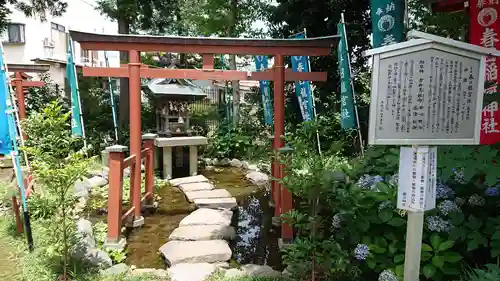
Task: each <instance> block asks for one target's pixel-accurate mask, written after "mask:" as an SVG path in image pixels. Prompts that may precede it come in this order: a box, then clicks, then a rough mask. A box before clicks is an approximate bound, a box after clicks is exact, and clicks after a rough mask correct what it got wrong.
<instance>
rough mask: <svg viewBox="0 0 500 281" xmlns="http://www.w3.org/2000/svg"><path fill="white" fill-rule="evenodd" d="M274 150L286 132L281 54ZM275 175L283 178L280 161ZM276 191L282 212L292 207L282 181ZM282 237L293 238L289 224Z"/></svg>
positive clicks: (277, 63) (276, 84)
mask: <svg viewBox="0 0 500 281" xmlns="http://www.w3.org/2000/svg"><path fill="white" fill-rule="evenodd" d="M274 114H275V115H274V116H275V117H274V145H273V146H274V151H275V152H276V153H278V151H279V149H280V148H282V147H283V146H284V142H283V138H282V137H283V135H284V134H285V66H284V57H283V55H281V54H277V55H275V56H274ZM273 173H274V176H275V177H276V178H278V179H282V178H283V167H282V165H281V164H280V163H276V162H275V163H274V168H273ZM275 192H276V193H279V194H280V197H281V198H280V207H281V212H280V213H281V214H283V213H286V212H288V211H290V210H291V209H292V194H291V193H290V192H289V191H288V190H287V189H286V188H285V187H283V186H282V185H281V184H280V183H277V182H276V183H275ZM281 238H282V239H283V240H288V241H289V240H291V239H293V229H292V227H291V226H290V225H288V224H282V226H281Z"/></svg>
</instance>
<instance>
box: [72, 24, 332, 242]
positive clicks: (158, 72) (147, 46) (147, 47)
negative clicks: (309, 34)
mask: <svg viewBox="0 0 500 281" xmlns="http://www.w3.org/2000/svg"><path fill="white" fill-rule="evenodd" d="M70 35H71V37H72V39H73V40H74V41H76V42H78V43H80V45H81V47H82V49H86V50H96V51H126V52H129V63H128V66H127V67H117V68H107V67H84V68H83V75H84V76H105V77H109V76H111V77H128V78H129V86H130V153H131V154H134V155H140V153H141V88H140V87H141V85H140V79H141V77H147V78H178V79H193V80H257V81H263V80H269V81H274V116H275V120H274V141H273V149H274V150H275V151H278V150H279V149H280V148H281V147H283V146H284V143H283V139H282V136H283V134H284V119H285V114H284V112H285V99H284V86H285V85H284V84H285V81H298V80H305V81H326V80H327V73H326V72H291V71H288V70H285V66H284V56H328V55H330V53H331V49H332V48H333V47H335V46H337V44H338V39H339V37H338V36H336V35H335V36H328V37H321V38H307V39H239V38H238V39H237V38H193V37H163V36H141V35H104V34H95V33H84V32H78V31H71V30H70ZM152 51H163V52H173V53H197V54H200V55H202V57H203V69H201V70H199V69H150V68H146V67H143V66H141V63H140V52H152ZM214 54H240V55H270V56H274V68H273V70H270V71H264V72H245V71H237V70H217V69H214ZM134 173H135V175H134V176H135V177H136V178H140V176H141V175H140V173H141V171H140V169H135V172H134ZM272 176H273V177H275V178H283V167H282V166H280V165H279V164H278V163H277V162H274V163H273V165H272ZM132 188H133V190H134V192H135V194H136V195H137V196H136V197H137V198H138V199H136V200H140V190H141V186H140V182H139V181H135V182H134V186H133V187H132ZM272 192H273V200H274V201H275V206H276V208H277V209H278V210H279V214H282V213H286V212H288V211H290V210H291V209H292V195H291V193H290V192H289V191H288V190H287V189H286V188H284V187H283V186H281V185H280V184H279V183H278V182H277V181H273V183H272ZM139 215H140V214H139ZM136 216H137V214H136ZM281 234H282V238H283V240H284V241H285V240H291V239H293V229H292V228H291V227H290V226H289V225H287V224H283V226H282V233H281Z"/></svg>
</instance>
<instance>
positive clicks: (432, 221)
mask: <svg viewBox="0 0 500 281" xmlns="http://www.w3.org/2000/svg"><path fill="white" fill-rule="evenodd" d="M426 222H427V228H428V229H429V230H430V231H435V232H445V233H449V232H450V231H451V229H452V227H453V226H452V224H451V223H450V222H449V221H446V220H444V219H442V218H440V217H438V216H430V217H428V218H427V219H426Z"/></svg>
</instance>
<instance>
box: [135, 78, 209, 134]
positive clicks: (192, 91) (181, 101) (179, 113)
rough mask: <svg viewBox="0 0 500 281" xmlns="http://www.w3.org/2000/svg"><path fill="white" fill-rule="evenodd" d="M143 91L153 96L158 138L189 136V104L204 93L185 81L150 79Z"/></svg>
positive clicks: (202, 96) (203, 95) (204, 94)
mask: <svg viewBox="0 0 500 281" xmlns="http://www.w3.org/2000/svg"><path fill="white" fill-rule="evenodd" d="M142 88H143V90H144V91H145V92H148V93H149V94H150V95H152V96H153V99H152V102H153V103H154V108H155V113H156V115H155V116H156V130H157V133H158V135H159V136H162V137H172V136H177V137H178V136H191V130H190V107H189V106H190V104H192V103H194V102H195V101H197V100H201V99H204V98H205V97H206V93H205V92H204V91H203V89H202V88H200V87H198V86H196V85H195V84H193V82H191V81H190V80H187V79H163V78H156V79H151V80H150V81H149V82H148V83H147V84H145V85H143V87H142Z"/></svg>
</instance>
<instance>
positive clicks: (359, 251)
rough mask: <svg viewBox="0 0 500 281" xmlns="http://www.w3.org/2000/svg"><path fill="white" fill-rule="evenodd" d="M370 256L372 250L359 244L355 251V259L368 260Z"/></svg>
mask: <svg viewBox="0 0 500 281" xmlns="http://www.w3.org/2000/svg"><path fill="white" fill-rule="evenodd" d="M369 254H370V248H368V245H366V244H358V245H357V246H356V249H354V257H355V258H356V259H357V260H366V258H367V257H368V255H369Z"/></svg>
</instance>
